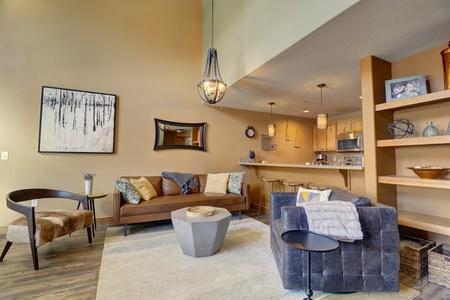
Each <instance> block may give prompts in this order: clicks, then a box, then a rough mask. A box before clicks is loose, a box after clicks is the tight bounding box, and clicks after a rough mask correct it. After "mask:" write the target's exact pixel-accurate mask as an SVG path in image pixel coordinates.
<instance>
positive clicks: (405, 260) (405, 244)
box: [399, 235, 436, 278]
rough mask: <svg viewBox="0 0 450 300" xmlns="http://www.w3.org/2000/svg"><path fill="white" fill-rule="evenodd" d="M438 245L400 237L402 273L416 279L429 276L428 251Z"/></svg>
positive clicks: (403, 236) (413, 238)
mask: <svg viewBox="0 0 450 300" xmlns="http://www.w3.org/2000/svg"><path fill="white" fill-rule="evenodd" d="M435 245H436V243H435V242H433V241H428V240H423V239H419V238H416V237H412V236H407V235H401V236H400V251H399V252H400V272H402V273H403V274H407V275H409V276H412V277H414V278H422V277H423V276H425V275H427V274H428V250H430V249H431V248H433V247H434V246H435Z"/></svg>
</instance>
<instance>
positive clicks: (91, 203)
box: [77, 193, 108, 237]
mask: <svg viewBox="0 0 450 300" xmlns="http://www.w3.org/2000/svg"><path fill="white" fill-rule="evenodd" d="M80 194H82V193H80ZM83 195H84V194H83ZM106 196H108V193H96V194H92V195H88V208H89V210H90V211H92V213H93V215H94V224H93V226H92V236H93V237H95V230H97V217H96V215H95V202H94V199H100V198H104V197H106ZM80 204H81V202H78V206H77V209H79V208H80Z"/></svg>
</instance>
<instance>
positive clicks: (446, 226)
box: [398, 210, 450, 236]
mask: <svg viewBox="0 0 450 300" xmlns="http://www.w3.org/2000/svg"><path fill="white" fill-rule="evenodd" d="M398 224H399V225H403V226H407V227H411V228H417V229H421V230H425V231H430V232H435V233H439V234H443V235H448V236H450V219H447V218H440V217H436V216H430V215H424V214H418V213H413V212H408V211H401V210H399V211H398Z"/></svg>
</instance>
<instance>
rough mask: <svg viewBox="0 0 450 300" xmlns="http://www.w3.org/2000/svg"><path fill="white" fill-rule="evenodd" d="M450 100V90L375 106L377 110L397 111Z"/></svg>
mask: <svg viewBox="0 0 450 300" xmlns="http://www.w3.org/2000/svg"><path fill="white" fill-rule="evenodd" d="M448 101H450V90H446V91H440V92H436V93H431V94H426V95H420V96H416V97H411V98H406V99H403V100H397V101H393V102H387V103H380V104H377V105H376V106H375V111H387V110H388V111H397V110H403V109H408V108H413V107H419V106H425V105H431V104H437V103H442V102H448Z"/></svg>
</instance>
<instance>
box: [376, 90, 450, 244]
mask: <svg viewBox="0 0 450 300" xmlns="http://www.w3.org/2000/svg"><path fill="white" fill-rule="evenodd" d="M449 101H450V90H446V91H441V92H436V93H431V94H427V95H421V96H417V97H412V98H408V99H404V100H398V101H394V102H389V103H381V104H378V105H376V106H375V111H376V112H383V111H391V112H393V113H394V112H396V111H400V110H406V109H412V108H419V107H420V108H422V107H429V106H433V105H439V104H441V103H445V102H449ZM449 144H450V135H441V136H433V137H416V138H406V139H390V140H378V141H377V147H379V148H382V147H413V146H419V147H422V146H436V145H449ZM378 182H379V183H381V184H393V185H402V186H414V187H424V188H433V189H450V180H449V179H422V178H419V177H417V176H401V175H384V176H378ZM398 223H399V225H403V226H407V227H412V228H417V229H421V230H426V231H430V232H435V233H439V234H444V235H449V236H450V219H448V218H441V217H436V216H430V215H425V214H419V213H414V212H407V211H401V210H399V211H398Z"/></svg>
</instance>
